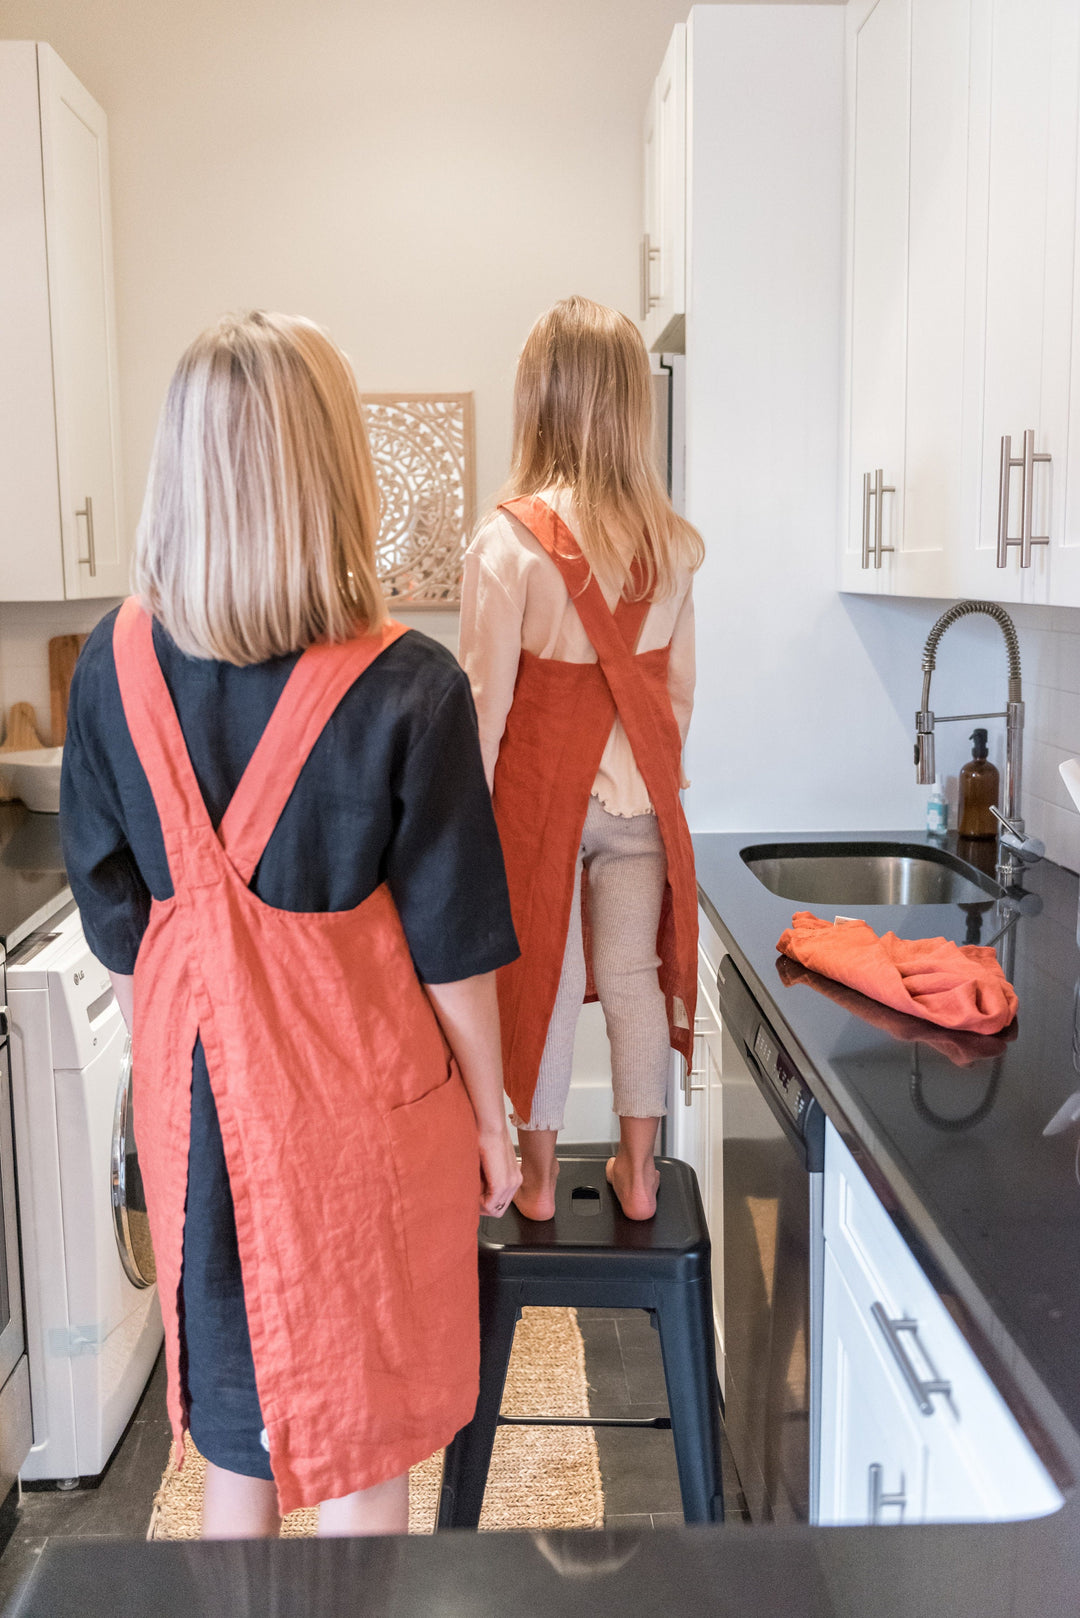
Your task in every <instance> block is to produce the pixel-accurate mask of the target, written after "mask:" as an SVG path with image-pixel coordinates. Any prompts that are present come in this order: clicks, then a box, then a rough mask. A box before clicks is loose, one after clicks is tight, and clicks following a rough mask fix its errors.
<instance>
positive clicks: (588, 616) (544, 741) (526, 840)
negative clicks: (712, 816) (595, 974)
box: [493, 496, 697, 1120]
mask: <svg viewBox="0 0 1080 1618" xmlns="http://www.w3.org/2000/svg"><path fill="white" fill-rule="evenodd" d="M501 509H502V510H503V511H508V512H509V513H510V514H511V516H513V517H516V518H517V520H518V522H520V523H522V524H523V525H524V526H525V527H526V528H527V529H528V530H529V532H530V533H531V534H532V535H533V537H534V539H536V540H537V541H538V542H539V543H540V544H541V545H542V546H543V547H544V550H545V551H546V552H547V554H548V555H549V556H550V557H551V560H552V561H553V562H554V563H555V565H556V567H557V568H558V569H559V572H560V573H561V574H562V576H563V580H564V582H565V584H566V588H567V590H568V591H569V593H570V599H571V601H572V602H573V603H574V606H575V607H576V609H577V613H578V616H579V618H580V619H581V622H582V625H583V627H584V629H585V633H586V634H587V635H588V637H589V640H590V642H591V644H592V647H593V650H594V651H595V652H596V655H597V658H598V662H596V663H564V662H561V661H558V660H556V659H554V658H541V657H536V656H534V655H533V653H531V652H526V651H523V652H522V654H521V661H520V663H519V665H518V674H517V682H516V684H515V686H514V700H513V703H512V705H511V708H510V712H509V714H508V716H507V720H506V729H505V731H504V732H503V739H502V743H501V745H500V748H499V757H498V761H497V763H496V766H495V783H494V793H493V801H494V807H495V819H496V821H497V822H498V827H499V836H500V838H501V840H502V847H503V858H504V860H505V862H506V875H507V881H508V884H509V888H510V905H511V910H512V913H513V918H514V928H515V931H516V932H517V937H518V944H519V946H520V948H521V955H520V956H519V958H518V959H517V960H516V961H513V962H511V964H510V965H509V966H504V967H501V968H500V969H499V973H498V985H499V1013H500V1016H501V1019H502V1041H503V1065H504V1070H505V1080H506V1089H507V1093H508V1094H509V1096H510V1098H511V1100H512V1101H513V1103H514V1107H515V1109H516V1111H517V1113H518V1115H519V1117H521V1118H524V1119H526V1120H527V1119H528V1117H529V1115H530V1112H531V1110H532V1099H533V1094H534V1092H535V1090H536V1078H537V1074H538V1072H539V1068H540V1058H541V1056H542V1055H543V1051H544V1043H545V1041H546V1039H547V1031H548V1024H549V1023H550V1021H551V1013H552V1011H553V1009H554V1006H555V998H556V996H557V994H558V991H559V978H560V976H561V974H562V963H563V955H564V952H565V948H566V935H567V929H568V927H569V925H570V911H571V907H572V905H573V897H574V872H575V869H576V865H577V857H578V850H579V848H580V846H581V834H582V831H583V829H584V825H585V814H586V811H587V809H588V807H589V796H590V794H591V792H592V787H593V782H594V781H595V780H596V772H597V770H598V769H599V767H600V760H601V758H602V757H603V753H604V748H605V747H606V746H607V740H608V737H609V736H610V734H611V727H612V725H613V724H614V722H615V717H616V715H618V717H619V719H620V720H621V721H622V725H623V729H624V730H625V731H626V734H627V737H628V739H629V742H630V747H631V749H632V751H633V754H634V761H635V763H636V764H637V767H638V769H639V770H640V771H641V775H642V778H643V779H644V782H645V786H646V790H647V791H648V794H649V798H650V800H651V802H652V805H653V808H654V810H655V812H656V818H657V821H658V823H659V827H660V835H661V837H662V839H663V843H664V851H665V853H666V855H667V887H666V889H665V893H664V900H663V905H662V908H661V913H660V927H659V932H658V935H657V943H656V948H657V954H658V955H659V957H660V967H659V978H660V986H661V988H662V989H663V991H664V998H665V1001H666V1004H667V1013H668V1026H669V1029H670V1035H671V1044H672V1046H673V1048H674V1049H675V1050H677V1051H678V1052H680V1054H681V1055H682V1056H683V1058H684V1060H685V1061H686V1062H687V1064H688V1065H689V1063H690V1061H691V1057H692V1052H693V1024H694V1007H695V1003H696V999H697V884H696V881H695V877H694V851H693V848H692V846H691V842H690V832H689V829H688V827H687V824H686V816H685V815H684V814H683V809H682V803H681V801H680V798H679V783H680V781H681V778H682V771H681V763H680V761H681V756H682V738H681V737H680V735H679V727H678V725H677V724H676V722H675V715H674V714H673V712H672V708H671V698H670V696H669V694H668V687H667V671H668V656H669V650H670V649H669V648H668V647H666V646H664V647H660V648H658V649H657V650H655V651H651V652H640V653H638V654H637V655H635V653H634V647H635V645H636V644H637V638H638V635H639V634H640V632H641V626H642V624H643V623H644V621H645V616H646V614H647V612H648V610H649V602H648V601H626V600H620V601H619V603H618V605H617V606H616V608H615V610H614V612H612V610H611V608H610V607H609V606H608V604H607V602H606V601H605V600H604V594H603V591H602V590H601V588H600V586H599V584H598V583H597V581H596V579H595V578H594V577H592V576H591V573H590V569H589V566H588V563H587V562H586V561H585V559H584V557H583V556H582V554H581V552H580V550H579V549H578V544H577V541H576V540H575V538H574V536H573V534H572V533H571V532H570V530H569V528H567V526H566V524H565V523H564V522H563V521H562V519H561V518H560V517H558V516H557V515H556V513H555V512H554V511H553V510H552V509H551V507H550V506H549V505H548V504H547V503H546V502H545V501H544V500H541V499H539V498H538V497H536V496H530V497H528V498H524V499H520V500H509V501H507V502H506V503H505V504H504V505H503V506H502V508H501ZM582 895H583V898H582V909H583V925H584V929H585V943H586V958H588V948H589V927H588V883H587V877H586V879H583V884H582ZM590 985H591V973H590ZM595 997H596V996H595V992H594V991H593V990H592V988H591V986H590V988H589V990H588V991H587V993H586V999H595Z"/></svg>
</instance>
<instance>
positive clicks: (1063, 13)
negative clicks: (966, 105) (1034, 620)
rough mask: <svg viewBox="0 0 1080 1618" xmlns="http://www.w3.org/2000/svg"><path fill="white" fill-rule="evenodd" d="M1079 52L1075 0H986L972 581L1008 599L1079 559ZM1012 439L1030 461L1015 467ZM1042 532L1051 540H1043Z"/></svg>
mask: <svg viewBox="0 0 1080 1618" xmlns="http://www.w3.org/2000/svg"><path fill="white" fill-rule="evenodd" d="M1078 48H1080V13H1078V10H1077V7H1076V4H1075V0H976V4H975V5H974V7H973V29H972V101H973V105H972V130H973V140H974V142H975V146H974V152H975V162H976V166H977V170H978V172H979V173H980V174H981V175H982V176H984V181H983V185H982V187H981V188H980V192H979V194H978V195H979V197H980V199H981V205H980V206H979V207H977V208H976V209H974V210H973V212H972V215H971V217H970V220H969V230H970V234H969V248H968V251H969V256H970V263H971V265H972V267H973V271H974V272H975V273H972V274H970V275H969V277H968V296H969V299H970V300H971V305H972V307H971V310H970V311H969V313H970V317H971V318H969V320H968V331H969V333H971V334H974V333H975V332H981V337H982V340H981V342H980V343H977V344H976V343H975V342H974V341H972V345H971V353H970V364H969V381H968V389H967V398H966V405H967V409H968V412H969V420H970V421H971V423H972V428H973V431H972V434H971V438H970V448H969V455H970V457H971V460H972V462H973V464H969V466H968V467H966V469H965V480H966V481H967V480H970V487H971V488H972V489H973V490H974V498H975V506H974V510H973V512H972V520H971V522H970V523H969V522H965V524H964V528H963V532H964V535H965V539H966V542H967V543H966V549H967V554H966V556H964V558H963V562H962V571H961V578H960V581H959V583H960V586H961V588H963V589H964V590H966V591H967V592H968V593H970V594H979V595H989V596H991V597H993V598H996V599H998V600H1005V601H1017V600H1026V601H1047V600H1050V599H1053V598H1054V592H1053V591H1052V586H1051V582H1050V581H1051V574H1052V573H1053V572H1056V571H1057V560H1058V559H1059V558H1055V556H1054V555H1053V554H1052V553H1053V552H1057V553H1059V556H1064V555H1065V554H1066V553H1065V551H1064V549H1063V541H1064V506H1065V489H1064V482H1065V479H1064V472H1065V462H1066V458H1067V441H1068V416H1069V348H1070V345H1069V334H1070V325H1071V313H1072V265H1073V225H1074V216H1075V196H1076V136H1077V89H1078V77H1080V61H1078ZM976 423H977V426H976V425H975V424H976ZM1026 433H1030V434H1032V435H1033V436H1032V437H1031V438H1030V439H1029V440H1028V445H1027V456H1026V460H1027V465H1026V466H1025V465H1024V464H1023V463H1024V460H1025V434H1026ZM1006 438H1007V439H1008V440H1009V445H1008V448H1009V451H1010V454H1009V459H1010V460H1012V461H1015V462H1017V463H1020V464H1017V465H1014V466H1007V465H1006V464H1005V453H1004V447H1003V440H1004V439H1006ZM1042 456H1048V457H1049V460H1043V459H1036V458H1035V457H1042ZM1006 525H1007V526H1006ZM972 536H973V544H972V543H971V538H972ZM1025 536H1026V539H1025ZM1040 538H1048V540H1049V543H1044V544H1039V543H1032V542H1031V541H1032V540H1035V541H1037V540H1038V539H1040ZM1017 541H1020V542H1021V543H1015V542H1017Z"/></svg>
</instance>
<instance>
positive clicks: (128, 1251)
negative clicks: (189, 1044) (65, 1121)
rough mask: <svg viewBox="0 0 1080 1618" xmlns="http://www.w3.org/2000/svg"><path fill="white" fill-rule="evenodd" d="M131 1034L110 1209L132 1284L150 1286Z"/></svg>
mask: <svg viewBox="0 0 1080 1618" xmlns="http://www.w3.org/2000/svg"><path fill="white" fill-rule="evenodd" d="M131 1078H132V1065H131V1036H130V1035H128V1037H127V1039H126V1040H125V1042H124V1055H123V1059H122V1060H121V1063H120V1082H119V1084H118V1086H117V1091H116V1112H115V1115H114V1118H113V1142H112V1209H113V1226H114V1229H115V1231H116V1245H117V1247H118V1249H119V1251H120V1262H121V1264H123V1266H124V1273H125V1275H126V1276H127V1278H128V1280H129V1281H130V1282H131V1284H132V1286H136V1287H148V1286H152V1285H153V1283H154V1281H155V1279H156V1277H157V1270H156V1267H155V1265H154V1250H153V1247H152V1246H151V1245H150V1222H149V1220H148V1219H147V1217H146V1195H145V1193H144V1191H143V1182H142V1174H141V1173H140V1171H139V1154H138V1148H137V1147H136V1144H135V1129H134V1122H133V1112H132V1104H131Z"/></svg>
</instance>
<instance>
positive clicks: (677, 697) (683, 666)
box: [668, 585, 697, 746]
mask: <svg viewBox="0 0 1080 1618" xmlns="http://www.w3.org/2000/svg"><path fill="white" fill-rule="evenodd" d="M696 677H697V669H696V666H695V658H694V593H693V585H691V586H689V587H688V589H687V592H686V595H685V597H684V599H683V604H682V606H681V607H680V608H679V615H678V617H677V618H676V620H675V628H674V629H673V630H672V632H671V651H670V653H669V655H668V695H669V696H670V698H671V709H672V712H673V713H674V715H675V721H676V723H677V725H678V727H679V735H680V736H681V737H682V739H683V745H684V746H685V745H686V733H687V731H688V730H689V729H690V715H691V714H692V713H693V711H694V683H695V680H696Z"/></svg>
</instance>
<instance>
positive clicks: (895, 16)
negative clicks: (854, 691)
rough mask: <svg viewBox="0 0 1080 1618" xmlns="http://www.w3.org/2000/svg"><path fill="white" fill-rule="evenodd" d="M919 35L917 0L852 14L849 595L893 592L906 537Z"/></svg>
mask: <svg viewBox="0 0 1080 1618" xmlns="http://www.w3.org/2000/svg"><path fill="white" fill-rule="evenodd" d="M909 35H910V0H876V4H873V5H867V4H866V0H860V3H859V4H856V5H853V6H852V7H851V9H850V17H849V23H848V111H849V118H850V120H851V128H852V132H853V139H852V141H851V146H850V151H851V157H852V162H851V166H850V168H849V175H848V194H849V230H850V242H849V249H850V260H849V279H848V294H849V309H848V356H847V361H848V378H847V387H848V401H849V413H848V423H849V433H848V441H847V445H846V457H845V458H846V464H847V474H846V479H845V483H846V512H847V515H846V523H845V542H844V547H843V552H842V564H841V587H842V588H843V589H845V590H862V591H870V592H876V591H879V590H888V589H890V588H891V586H892V563H893V558H894V556H895V553H896V549H897V546H898V543H899V537H900V535H901V533H902V530H903V498H904V486H903V475H904V378H905V355H906V348H907V218H908V200H907V199H908V50H909Z"/></svg>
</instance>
